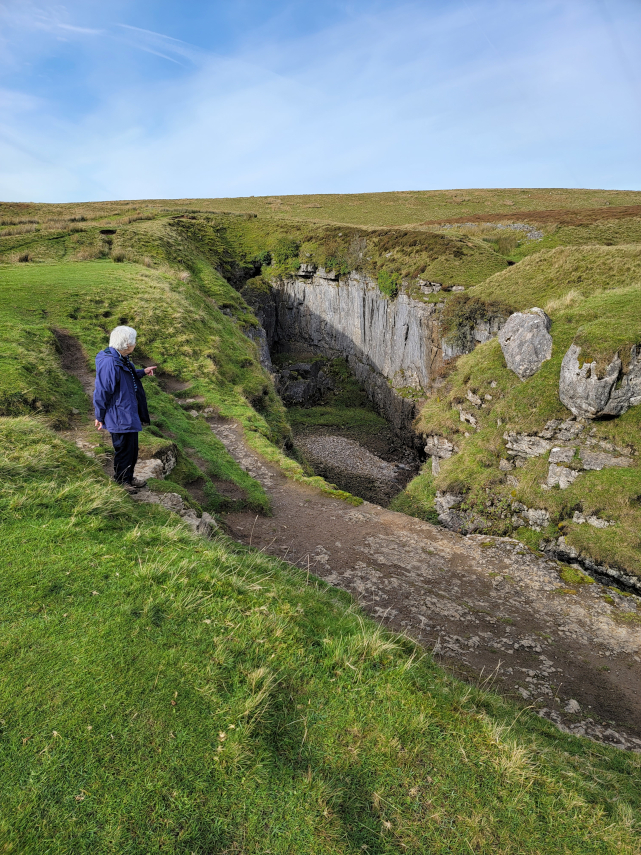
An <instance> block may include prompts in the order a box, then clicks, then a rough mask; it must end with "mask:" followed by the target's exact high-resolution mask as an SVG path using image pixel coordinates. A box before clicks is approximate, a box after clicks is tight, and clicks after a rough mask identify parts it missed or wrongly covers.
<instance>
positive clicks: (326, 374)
mask: <svg viewBox="0 0 641 855" xmlns="http://www.w3.org/2000/svg"><path fill="white" fill-rule="evenodd" d="M272 363H273V366H274V371H275V379H276V386H277V389H278V392H279V394H280V396H281V398H282V400H283V403H284V404H285V406H286V407H287V412H288V418H289V423H290V425H291V427H292V431H293V434H294V453H295V454H296V455H297V456H298V458H299V459H300V460H301V461H302V462H304V463H306V464H307V465H308V466H309V467H310V468H311V469H312V470H313V472H314V473H315V474H316V475H321V476H322V477H323V478H325V479H326V480H327V481H330V482H331V483H332V484H336V486H337V487H339V488H340V489H341V490H347V491H348V492H350V493H352V494H353V495H355V496H359V497H360V498H362V499H366V500H367V501H370V502H375V503H376V504H379V505H382V506H383V507H387V506H388V505H389V504H390V502H391V501H392V499H393V498H394V497H395V496H396V495H398V493H400V492H401V491H402V490H403V489H404V488H405V487H406V485H407V484H408V483H409V481H411V479H412V478H413V477H414V476H415V475H416V474H417V472H418V470H419V468H420V465H421V460H420V457H419V454H418V452H417V451H416V450H415V449H413V448H408V447H407V445H405V444H404V443H403V442H402V440H401V439H400V438H399V436H398V435H397V433H396V432H395V430H394V428H393V427H392V426H391V425H390V424H389V423H388V422H387V421H386V420H385V419H384V418H383V417H382V416H381V415H380V414H379V413H378V412H377V411H376V409H375V408H374V405H373V404H372V402H371V401H370V399H369V397H368V395H367V393H366V391H365V390H364V389H363V388H362V386H360V384H359V383H358V381H357V380H356V378H355V377H354V375H353V374H352V372H351V371H350V369H349V367H348V364H347V361H346V360H345V359H342V358H335V359H332V358H328V357H323V356H319V355H318V354H311V353H309V352H305V351H304V350H302V349H299V348H296V347H290V348H289V349H288V350H287V351H286V352H281V353H278V354H275V355H272Z"/></svg>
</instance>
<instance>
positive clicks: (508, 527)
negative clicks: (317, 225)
mask: <svg viewBox="0 0 641 855" xmlns="http://www.w3.org/2000/svg"><path fill="white" fill-rule="evenodd" d="M453 290H456V291H459V292H462V291H464V290H465V289H463V287H460V286H459V287H454V288H452V287H450V288H447V289H443V286H442V285H440V284H439V283H435V282H419V283H418V287H417V288H413V289H408V288H404V289H401V290H400V291H399V293H398V294H397V295H395V296H394V298H392V299H391V298H390V297H389V296H388V295H385V294H384V293H382V291H381V289H380V288H379V285H378V283H377V282H376V280H374V279H373V278H371V277H368V276H366V275H364V274H363V273H361V272H358V271H352V272H350V273H347V274H339V273H337V272H334V271H328V270H326V269H325V268H323V267H317V266H316V265H313V264H306V263H303V264H301V265H300V266H299V268H298V270H297V271H296V273H295V274H290V275H287V276H276V277H273V278H272V279H271V280H269V287H268V288H266V289H265V288H264V289H263V290H262V291H261V292H260V295H259V297H258V299H257V298H256V295H255V294H252V293H251V292H250V291H248V290H245V291H243V295H244V296H245V297H246V299H248V302H249V303H250V305H251V306H252V308H253V309H254V311H255V313H256V316H257V318H258V320H259V326H258V327H257V328H253V329H252V330H251V331H250V332H249V333H248V334H249V335H250V336H251V337H252V338H253V339H254V341H256V343H257V345H258V347H259V352H260V355H261V361H262V362H263V365H264V366H265V367H267V368H268V370H271V371H272V372H274V373H273V376H274V378H275V381H276V384H277V388H278V390H279V393H280V394H281V396H282V397H283V400H285V401H286V402H287V401H289V402H290V403H292V402H293V403H295V404H297V405H302V406H310V405H312V404H313V403H314V401H316V400H318V399H320V398H321V397H322V396H323V394H324V393H326V392H327V390H328V389H331V388H332V381H331V378H330V377H329V376H328V374H327V372H326V371H325V370H323V365H322V363H321V362H319V361H315V358H319V357H323V358H325V359H331V358H334V357H342V358H344V359H345V360H346V362H347V364H348V366H349V369H350V371H351V372H352V374H353V375H354V377H355V378H356V379H357V380H358V382H359V383H360V384H361V386H362V387H363V388H364V389H365V390H366V392H367V394H368V396H369V398H370V399H371V401H372V402H373V404H374V406H375V408H376V410H377V411H378V412H379V413H380V414H381V415H382V416H383V417H384V418H385V419H386V421H387V422H388V423H389V425H390V426H391V427H392V429H393V431H394V432H395V433H396V435H397V437H398V438H399V440H400V441H401V442H402V443H403V444H404V445H405V446H406V447H407V448H409V449H412V450H413V451H414V452H415V453H417V454H418V455H419V456H420V458H422V459H425V458H426V457H427V458H428V459H429V460H430V463H431V467H430V468H431V473H432V477H433V478H436V479H437V478H438V476H439V473H441V470H442V465H443V463H444V462H447V461H450V460H451V459H452V458H453V457H455V456H456V455H458V454H459V452H460V451H461V448H462V446H463V445H464V444H465V443H466V442H467V439H468V438H471V437H473V436H474V434H476V433H478V432H479V431H480V430H481V429H482V428H483V426H484V425H487V418H486V417H485V415H484V413H483V410H486V411H487V410H491V408H492V406H493V403H492V402H493V400H494V399H495V398H496V393H494V394H492V393H493V388H494V387H496V385H497V384H496V382H494V381H492V383H491V384H490V386H491V387H492V388H490V389H488V392H486V393H485V394H484V395H481V394H480V392H479V390H476V389H475V388H472V386H469V387H468V388H467V390H466V392H465V398H464V399H463V401H462V402H461V403H455V404H454V412H455V413H456V415H457V417H458V421H459V422H460V425H461V427H460V428H459V429H457V430H455V431H454V433H452V431H449V432H448V433H447V434H443V433H441V432H438V431H434V432H430V431H429V425H427V426H426V425H425V422H424V421H423V423H422V424H419V423H420V421H421V420H420V419H419V418H418V417H419V415H420V413H421V408H422V406H423V405H424V403H425V402H426V400H428V399H430V398H431V399H432V400H433V399H434V397H435V396H438V393H439V389H440V388H441V387H442V385H443V383H444V378H445V377H447V375H448V373H449V372H450V371H451V369H452V366H453V365H454V364H455V363H456V361H457V359H458V358H459V357H461V356H462V355H464V354H468V353H471V352H472V351H474V349H475V348H476V347H477V346H478V345H483V344H487V343H489V342H491V341H492V340H494V339H498V343H499V344H500V348H501V354H502V357H501V358H502V360H503V365H504V366H505V367H506V368H507V370H508V371H509V372H512V373H513V374H515V375H516V376H517V377H518V378H519V380H520V381H521V382H522V383H527V382H528V381H529V380H530V378H532V377H534V376H535V375H537V373H538V372H539V371H540V370H541V368H542V366H543V365H544V364H545V363H546V362H549V361H550V359H551V357H552V354H553V337H552V335H551V334H550V331H551V328H552V321H551V319H550V317H549V316H548V315H547V314H546V313H545V312H544V311H543V310H542V309H540V308H532V309H530V310H528V311H522V312H513V313H511V314H510V313H509V312H505V311H504V312H501V311H497V310H496V309H494V310H491V309H490V310H488V311H487V313H486V314H485V316H481V317H478V316H477V317H472V318H469V317H468V318H463V319H462V320H459V321H458V326H457V327H455V328H454V330H453V329H452V325H451V323H450V324H449V326H448V324H447V323H444V307H445V306H446V301H445V299H442V298H445V297H447V296H451V295H448V293H447V292H448V291H449V292H451V291H453ZM457 296H458V295H457ZM637 350H638V348H637V347H633V348H632V351H631V353H630V359H629V360H626V363H625V370H624V367H623V362H622V360H621V359H620V358H619V356H618V354H617V355H615V357H614V358H613V359H612V361H611V363H610V364H609V366H608V367H607V368H606V369H605V372H598V371H597V367H596V363H590V362H586V363H584V364H583V366H581V365H580V363H579V358H578V357H579V353H580V347H578V346H577V345H576V344H571V345H570V347H569V349H568V350H567V352H566V353H565V356H564V358H563V361H562V365H561V370H560V374H559V375H558V380H557V381H556V382H557V392H556V395H557V396H558V397H557V400H560V402H561V403H562V404H563V405H564V407H565V408H566V412H567V411H568V410H569V413H568V416H567V417H566V418H565V419H563V418H556V419H551V420H548V421H547V422H546V423H545V424H543V425H542V426H541V427H540V428H539V429H538V430H535V431H531V430H526V431H523V430H521V431H519V430H518V429H517V430H515V429H514V426H511V427H510V429H508V430H505V428H504V429H502V430H501V429H500V428H501V422H502V420H501V419H500V418H499V419H498V420H496V421H495V424H496V426H497V428H495V429H494V431H495V433H496V435H497V442H499V443H500V446H501V449H502V450H499V451H498V453H496V457H495V460H494V463H493V464H492V465H493V467H496V472H497V476H498V480H499V481H500V482H502V484H503V485H504V488H503V490H502V491H499V493H498V494H494V495H493V496H489V499H488V500H487V501H485V502H484V504H483V507H482V508H479V506H478V502H476V504H475V503H474V502H470V500H469V496H468V495H467V491H466V490H465V489H464V490H460V489H459V490H457V489H454V490H451V489H449V490H448V489H445V490H439V489H436V491H435V494H434V500H433V505H432V507H433V509H434V511H435V512H436V514H438V520H439V522H440V523H441V524H442V525H444V526H446V527H448V528H451V529H452V530H455V531H458V532H460V533H463V534H469V533H473V532H488V533H494V534H496V533H497V532H498V533H501V532H502V533H507V534H510V533H512V532H516V531H517V530H518V529H527V530H529V531H530V532H533V533H534V532H540V533H541V538H540V542H539V544H538V545H539V547H540V548H541V549H544V550H545V551H546V552H547V553H548V554H550V555H554V556H556V557H558V558H559V559H560V560H563V561H567V562H568V563H570V564H573V565H575V566H576V567H580V568H582V570H584V571H587V572H588V573H591V574H592V575H593V576H595V577H596V578H600V579H603V580H609V581H610V582H611V583H612V582H613V583H615V584H617V585H621V586H623V587H624V588H626V589H628V590H631V589H634V590H637V589H639V588H640V587H641V586H640V585H639V582H638V577H637V575H636V574H635V573H631V572H629V571H628V570H627V568H626V567H624V566H615V565H612V566H610V564H609V563H608V562H604V561H603V560H596V559H595V558H594V556H592V555H591V554H590V553H589V551H588V552H586V551H585V550H581V549H577V548H576V547H574V546H572V545H571V544H569V543H568V542H567V541H566V532H565V531H564V530H562V529H563V526H558V527H557V525H556V524H557V522H558V521H559V517H558V514H555V511H554V509H553V508H552V507H547V506H546V502H545V499H544V498H543V500H539V502H538V503H536V504H535V506H532V504H530V503H528V502H526V501H522V500H521V498H520V497H517V496H516V493H517V492H518V488H519V478H518V476H519V471H518V470H519V469H523V467H525V466H526V465H527V463H528V461H531V460H534V459H544V460H546V461H547V473H546V475H545V476H544V477H543V478H542V480H541V481H540V488H539V489H540V491H541V493H543V494H544V493H545V491H548V492H549V491H556V490H561V491H564V490H567V488H568V487H570V486H571V485H573V484H574V482H575V481H577V479H578V486H580V484H581V483H582V482H581V477H582V476H581V473H582V472H595V471H601V470H603V469H608V468H615V469H616V468H618V469H621V468H629V467H631V466H634V465H635V460H634V457H635V454H636V452H635V450H634V449H633V448H632V447H630V446H626V447H622V446H617V445H616V444H613V443H612V442H611V441H607V440H604V439H603V438H601V437H599V436H597V435H596V434H597V430H596V428H595V427H591V426H590V422H591V421H592V420H594V419H595V418H597V419H599V418H603V417H608V416H609V417H613V416H616V415H617V414H621V413H624V412H626V410H627V409H629V407H631V406H634V405H636V404H637V403H638V402H639V401H641V386H640V381H639V377H641V372H640V369H639V365H641V360H640V359H639V357H638V353H637ZM283 351H291V353H292V354H300V353H304V354H305V355H306V356H307V357H311V358H310V360H309V361H307V362H302V361H299V362H293V363H290V364H289V365H287V366H286V367H285V368H281V369H280V370H279V369H278V368H276V369H275V368H274V366H273V365H272V362H271V356H270V354H275V353H279V352H283ZM599 373H604V376H603V377H600V376H599ZM497 429H498V430H497ZM345 442H347V440H345ZM304 445H305V447H306V453H307V454H308V456H309V460H310V462H311V463H312V465H313V466H314V469H315V471H317V472H319V474H323V475H324V476H325V477H328V478H329V479H330V480H331V479H332V476H334V479H336V477H337V475H336V473H337V472H338V471H339V470H338V469H337V468H336V467H337V465H338V464H337V463H336V460H335V459H334V458H335V455H336V452H337V449H338V446H337V444H336V441H335V439H333V438H332V437H331V436H327V437H321V438H320V440H319V439H318V438H317V439H316V440H315V441H314V442H311V443H310V442H309V440H308V441H307V442H306V443H304ZM301 447H302V446H301ZM340 448H341V451H342V452H344V449H343V446H340ZM363 452H364V454H362V455H361V457H362V458H363V460H367V452H366V449H363ZM357 456H358V455H357ZM353 459H354V460H355V457H354V455H350V454H345V453H341V455H340V466H339V469H341V468H342V469H345V471H348V470H350V467H351V463H350V461H351V460H353ZM362 467H363V462H362V461H360V462H359V464H358V465H356V464H355V468H354V472H350V478H351V481H350V485H351V486H352V487H353V485H354V484H357V485H361V486H360V492H359V488H358V487H357V488H356V489H354V492H356V493H357V494H358V495H361V496H363V497H365V498H367V499H369V500H373V501H376V500H378V501H383V503H384V504H387V500H385V499H384V498H381V497H385V496H386V497H387V499H389V498H390V497H393V495H394V493H395V492H398V491H399V490H401V489H403V487H404V486H405V483H404V481H403V478H400V479H398V478H397V477H396V475H395V473H394V472H392V470H390V471H389V472H388V473H387V475H388V477H387V479H386V481H385V486H384V487H383V486H382V482H379V483H378V485H377V487H376V489H377V490H379V492H378V493H377V492H376V490H375V492H374V493H372V492H371V491H370V490H368V489H367V488H365V487H364V486H363V484H364V482H362V480H360V479H362V476H363V468H362ZM384 469H385V461H383V460H379V461H378V464H377V465H376V466H374V468H373V469H372V472H374V470H377V473H378V474H380V473H382V472H383V471H384ZM396 474H398V470H397V473H396ZM376 477H377V476H376ZM345 488H346V489H348V488H349V487H345ZM510 492H511V495H510ZM377 497H378V498H377ZM576 507H577V508H578V510H575V511H574V516H571V517H570V520H571V523H572V524H574V525H576V526H579V525H583V524H585V525H587V526H589V527H592V528H601V529H605V528H607V527H609V526H614V525H616V523H615V521H614V520H609V519H608V518H607V516H608V515H607V512H605V513H604V512H603V511H602V510H601V511H600V510H599V509H598V508H596V509H594V510H591V509H590V508H589V507H588V504H586V507H585V509H584V508H583V504H582V503H581V502H579V503H578V504H576ZM426 518H427V519H432V517H430V516H427V517H426ZM595 520H596V522H595ZM553 530H554V531H556V534H554V533H553Z"/></svg>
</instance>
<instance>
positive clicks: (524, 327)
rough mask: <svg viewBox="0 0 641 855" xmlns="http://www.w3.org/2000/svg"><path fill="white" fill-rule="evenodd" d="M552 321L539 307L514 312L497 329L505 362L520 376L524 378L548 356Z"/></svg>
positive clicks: (531, 373)
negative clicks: (502, 325) (503, 324)
mask: <svg viewBox="0 0 641 855" xmlns="http://www.w3.org/2000/svg"><path fill="white" fill-rule="evenodd" d="M551 326H552V321H551V320H550V318H549V317H548V316H547V315H546V314H545V312H544V311H543V309H538V308H534V309H530V311H529V312H515V313H514V314H513V315H510V317H509V318H508V319H507V321H506V323H505V326H504V327H503V328H502V329H501V331H500V332H499V343H500V345H501V350H502V351H503V356H504V357H505V362H506V363H507V367H508V368H509V369H510V371H514V373H515V374H516V375H518V377H520V378H521V380H527V379H528V377H531V376H532V375H533V374H536V372H537V371H538V370H539V368H540V367H541V365H542V364H543V363H544V362H545V361H546V360H547V359H550V357H551V356H552V336H551V335H550V327H551Z"/></svg>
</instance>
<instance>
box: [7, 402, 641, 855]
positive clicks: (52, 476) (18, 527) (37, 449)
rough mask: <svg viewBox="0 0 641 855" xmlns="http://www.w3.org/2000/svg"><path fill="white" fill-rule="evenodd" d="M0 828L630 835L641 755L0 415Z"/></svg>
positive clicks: (182, 834) (12, 845)
mask: <svg viewBox="0 0 641 855" xmlns="http://www.w3.org/2000/svg"><path fill="white" fill-rule="evenodd" d="M0 519H1V521H2V532H3V534H2V554H3V572H2V574H1V576H0V657H1V661H2V664H1V670H0V770H1V771H0V794H1V802H0V804H1V808H0V851H3V852H13V853H21V855H23V853H24V854H25V855H27V853H29V854H30V853H42V852H47V853H71V852H73V853H74V855H75V853H85V852H86V853H96V852H100V853H118V855H122V854H123V853H141V855H142V853H145V855H147V853H151V852H168V853H172V852H175V853H185V855H186V853H192V852H198V853H203V855H204V853H222V852H234V851H237V852H241V851H242V852H245V853H264V852H266V851H271V852H272V853H292V852H295V853H297V855H298V853H301V855H302V853H310V855H311V853H314V855H317V853H357V852H363V851H369V852H378V853H400V852H407V853H416V855H418V853H425V852H451V853H468V852H470V851H473V852H478V853H490V852H492V853H494V852H502V853H515V855H516V853H558V852H568V853H570V852H572V853H580V855H586V854H587V853H633V852H636V851H638V843H639V840H640V838H639V830H640V829H639V828H638V817H639V815H640V810H641V791H640V789H639V786H638V782H639V758H638V757H637V756H636V755H631V754H625V753H623V752H617V751H615V750H614V749H608V748H605V747H603V746H598V745H595V744H593V743H589V742H586V741H583V740H579V739H575V738H570V737H566V736H563V735H561V734H560V733H558V732H557V731H555V730H554V729H553V728H552V726H551V725H549V724H547V723H546V722H543V721H542V720H540V719H538V718H536V717H532V716H530V715H529V714H528V713H527V712H526V713H524V714H518V715H517V713H516V711H515V710H514V709H513V708H512V707H510V706H509V705H507V704H504V703H503V702H501V701H499V700H498V699H497V698H495V697H493V696H491V695H489V694H487V693H485V692H482V691H478V690H475V689H470V688H469V687H465V686H463V685H462V684H460V683H457V682H456V681H454V680H452V679H450V678H448V677H446V676H445V675H444V673H443V672H442V671H441V670H440V669H438V668H436V667H434V666H433V665H432V664H431V662H430V661H429V658H427V657H424V656H422V654H421V652H420V651H418V650H416V649H415V648H414V646H413V645H412V644H410V643H409V642H406V641H403V640H400V639H393V638H391V637H389V636H386V635H385V633H383V632H382V631H381V630H380V629H379V628H378V627H377V626H376V625H374V624H373V623H371V622H370V621H368V620H365V619H363V618H361V617H359V616H358V615H357V614H356V613H355V612H354V610H353V609H352V608H349V607H348V606H349V599H348V597H347V596H345V595H342V594H339V593H338V592H336V591H335V590H332V589H329V588H326V587H325V586H324V585H323V584H321V583H320V582H317V581H315V580H314V579H313V578H310V579H306V578H305V576H304V575H303V574H301V575H299V576H297V575H295V573H294V571H292V568H291V567H288V566H286V565H283V564H280V563H279V562H278V561H276V560H275V559H272V558H269V557H267V556H265V555H262V554H260V553H256V552H252V551H250V550H247V549H245V548H243V547H240V546H238V545H237V544H234V543H232V542H230V541H229V540H227V539H226V538H224V537H218V538H217V539H216V540H215V541H213V542H205V541H202V540H199V539H194V538H193V537H192V536H191V535H190V534H188V532H187V531H186V529H185V528H182V527H181V524H180V523H178V522H176V518H173V519H170V517H169V514H168V513H167V512H165V511H164V510H163V509H161V508H159V507H157V506H153V507H149V506H139V505H136V504H135V503H133V502H131V501H130V500H129V498H128V497H126V496H124V495H123V494H122V492H121V491H120V490H119V488H117V487H115V486H114V485H111V484H109V483H108V482H107V481H106V479H105V477H104V475H103V474H102V471H101V470H100V468H99V467H98V466H97V465H96V464H94V463H93V462H91V461H89V460H88V459H87V458H86V457H84V456H83V455H82V454H81V453H80V452H79V451H78V450H77V449H75V448H74V447H73V446H71V445H69V444H67V443H65V442H64V441H62V440H61V439H60V438H59V437H58V436H56V434H54V433H53V432H52V431H51V430H50V429H48V428H47V427H45V426H44V425H43V424H42V423H41V422H39V421H35V420H33V419H30V418H27V417H19V418H13V419H11V418H3V419H0Z"/></svg>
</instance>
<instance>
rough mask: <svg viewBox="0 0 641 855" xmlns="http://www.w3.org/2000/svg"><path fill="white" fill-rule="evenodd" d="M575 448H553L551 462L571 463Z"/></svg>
mask: <svg viewBox="0 0 641 855" xmlns="http://www.w3.org/2000/svg"><path fill="white" fill-rule="evenodd" d="M574 452H575V449H574V448H571V447H570V448H558V447H556V448H553V449H552V451H551V452H550V457H549V460H550V463H571V462H572V459H573V458H574Z"/></svg>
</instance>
